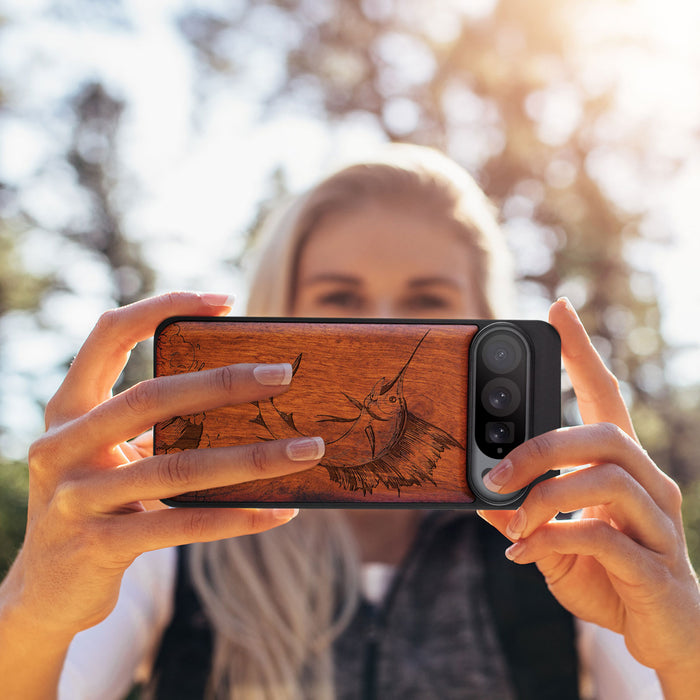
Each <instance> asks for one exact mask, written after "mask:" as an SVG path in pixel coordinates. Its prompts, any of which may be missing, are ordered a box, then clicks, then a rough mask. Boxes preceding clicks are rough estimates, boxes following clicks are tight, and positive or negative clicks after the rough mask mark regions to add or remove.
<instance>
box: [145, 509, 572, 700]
mask: <svg viewBox="0 0 700 700" xmlns="http://www.w3.org/2000/svg"><path fill="white" fill-rule="evenodd" d="M475 543H476V546H474V545H475ZM509 544H510V543H509V541H508V540H506V539H505V538H504V537H503V536H502V535H500V533H498V532H497V531H496V530H494V529H493V528H492V527H491V526H490V525H488V524H486V523H485V522H483V521H482V520H481V518H478V517H475V516H473V515H472V514H469V513H465V512H459V511H442V512H435V513H432V514H430V515H429V516H428V517H427V518H426V520H425V523H424V525H423V527H422V529H421V532H420V533H419V535H418V537H417V539H416V542H415V544H414V547H413V551H412V552H411V553H410V554H409V555H408V556H407V558H406V561H405V562H404V565H403V566H402V567H401V570H400V571H399V574H398V575H397V579H396V582H395V584H394V586H393V588H392V590H391V591H390V592H389V595H388V598H387V602H386V603H385V605H384V606H382V608H380V609H375V608H373V607H372V606H370V605H367V604H363V605H360V606H359V608H358V611H357V614H356V615H355V618H354V619H353V621H352V622H351V623H350V625H349V627H348V629H347V630H346V631H345V632H344V633H343V634H342V635H341V636H340V638H339V639H338V640H337V642H336V644H335V647H334V653H335V658H336V669H337V670H336V688H337V689H338V697H339V699H342V700H345V699H346V698H348V699H349V698H353V699H357V700H360V699H362V700H374V699H375V698H376V699H380V698H381V699H382V700H383V699H384V698H392V697H401V698H402V700H406V699H407V698H416V699H417V700H418V699H419V698H420V700H429V699H430V698H440V700H443V698H455V700H456V699H458V698H467V697H469V698H473V697H479V698H484V699H486V698H498V699H499V700H500V699H501V698H504V697H514V698H517V699H518V700H529V699H532V700H535V699H537V700H549V699H551V700H555V699H556V700H578V697H579V695H578V675H577V668H578V659H577V654H576V648H575V639H574V625H573V618H572V617H571V615H570V614H569V613H568V612H567V611H565V610H564V609H563V608H562V607H561V606H560V605H559V604H558V603H557V602H556V600H555V599H554V598H553V597H552V595H551V594H550V593H549V591H548V590H547V587H546V585H545V583H544V580H543V578H542V575H541V574H540V573H539V571H538V570H537V568H536V567H535V566H534V565H524V566H523V565H517V564H514V563H512V562H510V561H508V560H507V559H506V558H505V556H504V555H503V551H504V550H505V548H506V547H507V546H508V545H509ZM467 548H470V549H472V550H473V551H472V552H471V553H470V556H472V557H473V558H472V559H471V560H468V561H466V562H464V561H462V557H463V555H464V553H465V550H466V549H467ZM186 559H187V548H186V547H182V548H180V550H179V556H178V574H177V584H176V591H175V605H174V615H173V619H172V621H171V623H170V625H169V626H168V628H167V629H166V631H165V634H164V637H163V641H162V645H161V648H160V651H159V654H158V657H157V659H156V663H155V667H154V674H153V681H152V684H151V688H150V690H151V693H152V697H154V698H163V699H165V698H167V699H168V700H179V699H180V698H182V699H183V700H184V699H187V700H192V699H196V698H202V697H204V688H205V686H206V682H207V678H208V675H209V672H210V664H211V658H212V647H213V640H212V631H211V627H210V624H209V621H208V620H207V618H206V615H205V614H204V611H203V608H202V606H201V603H200V602H199V600H198V597H197V595H196V592H195V590H194V587H193V585H192V582H191V580H190V576H189V572H188V566H187V562H186ZM475 561H476V562H477V565H476V566H475V565H474V563H475ZM475 569H477V570H479V571H478V572H477V573H476V574H475V573H474V570H475ZM455 572H456V573H455ZM460 572H463V573H460ZM462 589H466V590H462ZM455 590H457V595H456V596H455ZM480 598H482V599H483V604H482V605H481V609H482V610H481V612H478V610H476V608H478V607H479V606H478V604H477V599H480ZM465 607H466V608H469V610H468V611H467V613H468V615H471V617H468V618H467V619H469V620H474V619H475V618H474V616H475V615H476V621H477V624H476V625H474V624H473V622H470V623H469V625H467V624H465V623H464V622H463V620H462V618H461V617H460V615H461V614H462V613H463V612H464V611H463V609H464V608H465ZM396 608H399V609H398V610H396ZM460 610H462V612H460ZM451 625H452V627H450V626H451ZM467 626H475V627H477V628H479V629H478V630H477V633H476V634H477V636H476V637H474V636H473V635H472V636H471V637H470V636H469V635H468V634H467V632H468V630H466V629H464V628H465V627H467ZM490 629H493V630H494V634H493V635H492V637H494V638H495V639H492V640H491V644H492V645H493V646H495V653H494V652H493V648H489V649H482V648H481V645H482V643H483V646H484V647H488V646H489V639H488V634H485V633H484V632H483V630H486V631H487V632H488V630H490ZM465 634H467V636H466V637H465V636H464V635H465ZM479 634H482V635H484V634H485V636H482V637H479V636H478V635H479ZM463 647H466V649H464V648H463ZM404 650H405V651H404ZM470 652H471V654H472V655H473V656H474V658H475V659H477V660H474V658H472V656H465V654H469V653H470ZM475 652H477V653H476V654H475ZM479 654H481V656H479ZM472 661H473V662H474V663H475V664H476V666H477V668H468V667H469V666H470V662H472ZM423 662H425V663H423ZM482 667H483V673H480V671H481V670H482ZM465 668H466V669H467V670H465ZM489 674H490V675H491V679H490V680H489V678H488V676H489ZM481 676H484V678H482V677H481ZM494 676H497V677H496V678H493V677H494ZM502 676H506V678H503V677H502ZM477 680H479V681H481V683H482V686H479V687H480V688H481V690H479V689H478V688H477V686H476V681H477ZM505 687H507V688H508V690H507V691H506V690H503V688H505Z"/></svg>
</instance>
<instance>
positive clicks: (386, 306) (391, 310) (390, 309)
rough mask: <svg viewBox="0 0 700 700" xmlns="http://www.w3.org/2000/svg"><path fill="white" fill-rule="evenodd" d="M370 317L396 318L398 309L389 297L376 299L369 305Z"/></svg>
mask: <svg viewBox="0 0 700 700" xmlns="http://www.w3.org/2000/svg"><path fill="white" fill-rule="evenodd" d="M367 315H368V316H369V317H370V318H398V317H399V314H398V310H397V309H396V306H395V304H394V303H393V301H392V300H391V299H376V300H375V301H374V302H373V303H372V304H371V305H370V307H369V309H368V314H367Z"/></svg>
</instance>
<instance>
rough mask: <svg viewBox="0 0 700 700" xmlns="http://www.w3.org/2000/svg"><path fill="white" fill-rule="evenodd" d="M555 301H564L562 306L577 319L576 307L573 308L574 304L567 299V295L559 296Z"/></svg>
mask: <svg viewBox="0 0 700 700" xmlns="http://www.w3.org/2000/svg"><path fill="white" fill-rule="evenodd" d="M557 301H561V302H564V307H565V308H566V310H567V311H568V312H569V313H570V314H571V315H572V316H573V317H574V318H575V319H577V320H578V314H577V313H576V309H575V308H574V305H573V304H572V303H571V302H570V301H569V297H559V298H558V299H557Z"/></svg>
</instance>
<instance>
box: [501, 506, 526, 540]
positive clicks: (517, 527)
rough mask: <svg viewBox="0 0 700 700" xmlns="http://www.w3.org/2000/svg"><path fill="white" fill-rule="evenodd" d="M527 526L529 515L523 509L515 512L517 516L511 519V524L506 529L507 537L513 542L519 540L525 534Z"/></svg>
mask: <svg viewBox="0 0 700 700" xmlns="http://www.w3.org/2000/svg"><path fill="white" fill-rule="evenodd" d="M526 525H527V515H525V511H524V510H523V509H522V508H521V509H520V510H517V511H515V515H514V516H513V517H512V518H511V520H510V522H509V523H508V525H507V527H506V535H508V537H510V538H511V539H512V540H519V539H520V535H522V534H523V530H525V526H526Z"/></svg>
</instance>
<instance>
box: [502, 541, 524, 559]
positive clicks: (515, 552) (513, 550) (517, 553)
mask: <svg viewBox="0 0 700 700" xmlns="http://www.w3.org/2000/svg"><path fill="white" fill-rule="evenodd" d="M525 548H526V545H525V543H524V542H516V543H515V544H512V545H511V546H510V547H508V549H506V552H505V554H506V558H507V559H510V560H511V561H515V560H516V559H517V558H518V557H522V555H523V554H524V553H525Z"/></svg>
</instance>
